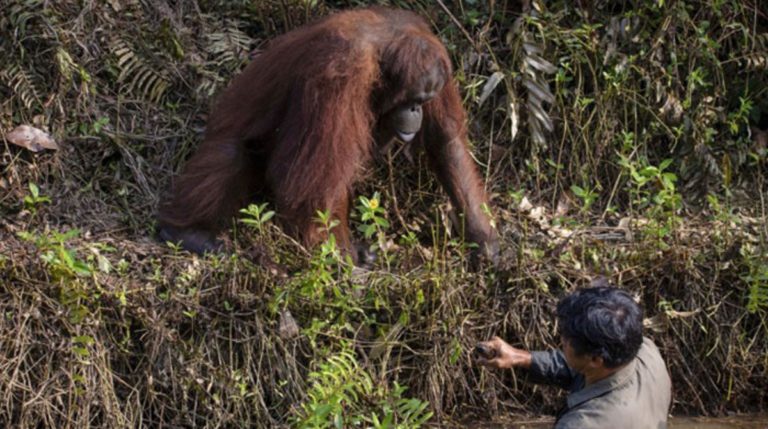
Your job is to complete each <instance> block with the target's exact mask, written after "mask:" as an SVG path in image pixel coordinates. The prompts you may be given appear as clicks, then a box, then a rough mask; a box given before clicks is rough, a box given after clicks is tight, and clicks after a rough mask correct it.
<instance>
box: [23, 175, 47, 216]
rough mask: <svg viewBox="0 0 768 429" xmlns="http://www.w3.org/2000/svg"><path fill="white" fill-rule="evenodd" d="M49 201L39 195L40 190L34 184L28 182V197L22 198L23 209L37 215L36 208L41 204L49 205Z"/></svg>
mask: <svg viewBox="0 0 768 429" xmlns="http://www.w3.org/2000/svg"><path fill="white" fill-rule="evenodd" d="M50 202H51V199H50V198H48V197H46V196H43V195H40V188H38V187H37V185H36V184H34V183H32V182H29V195H27V196H25V197H24V208H25V209H27V210H29V211H30V212H32V214H34V213H37V208H38V207H39V206H40V205H41V204H43V203H50Z"/></svg>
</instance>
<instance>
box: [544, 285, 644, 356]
mask: <svg viewBox="0 0 768 429" xmlns="http://www.w3.org/2000/svg"><path fill="white" fill-rule="evenodd" d="M557 317H558V322H559V324H560V336H561V337H562V339H563V343H564V344H563V349H564V350H563V351H564V352H565V354H566V360H567V361H568V364H569V365H570V366H571V367H572V368H574V369H575V370H577V371H580V368H579V367H580V366H583V365H587V364H589V362H592V363H596V364H598V365H600V364H601V366H603V367H604V368H606V369H614V368H618V367H620V366H622V365H624V364H626V363H628V362H629V361H631V360H632V359H633V358H634V357H635V355H636V354H637V351H638V350H639V349H640V345H641V344H642V342H643V312H642V310H641V309H640V307H639V306H638V305H637V303H635V301H634V300H633V299H632V297H631V296H629V294H628V293H627V292H625V291H623V290H621V289H617V288H614V287H605V286H600V287H591V288H585V289H580V290H577V291H576V292H574V293H573V294H571V295H568V296H567V297H565V298H563V299H562V300H561V301H560V303H559V304H558V305H557Z"/></svg>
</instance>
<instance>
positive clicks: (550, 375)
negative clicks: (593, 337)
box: [528, 350, 579, 389]
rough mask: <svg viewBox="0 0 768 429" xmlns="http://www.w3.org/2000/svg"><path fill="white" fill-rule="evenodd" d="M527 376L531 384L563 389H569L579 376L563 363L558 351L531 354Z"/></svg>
mask: <svg viewBox="0 0 768 429" xmlns="http://www.w3.org/2000/svg"><path fill="white" fill-rule="evenodd" d="M528 374H529V375H528V380H529V381H531V382H533V383H539V384H553V385H555V386H560V387H562V388H563V389H571V387H572V386H573V383H574V381H575V380H576V377H578V376H579V374H578V373H577V372H576V371H574V370H572V369H571V368H570V367H569V366H568V364H567V363H566V362H565V355H564V354H563V352H562V351H560V350H547V351H541V352H532V353H531V366H530V368H529V371H528Z"/></svg>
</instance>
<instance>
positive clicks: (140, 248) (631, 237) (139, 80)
mask: <svg viewBox="0 0 768 429" xmlns="http://www.w3.org/2000/svg"><path fill="white" fill-rule="evenodd" d="M373 3H380V4H389V5H393V6H399V7H405V8H410V9H413V10H416V11H417V12H419V13H420V14H422V15H423V16H425V17H426V18H427V19H428V20H429V21H430V22H431V23H432V24H433V27H434V28H435V31H436V32H438V34H439V35H440V37H441V38H442V39H443V41H444V42H445V43H446V45H447V46H448V47H449V50H450V51H451V55H452V56H453V60H454V64H455V68H456V75H457V78H458V79H459V82H460V85H461V90H462V94H463V95H464V97H465V106H466V107H467V109H468V111H469V116H470V124H469V126H470V130H471V133H470V134H471V137H472V144H473V150H474V153H475V155H476V158H477V162H478V164H479V165H480V166H481V169H482V172H483V176H484V178H485V180H486V185H487V187H488V189H489V191H490V192H491V194H492V195H493V199H492V206H493V207H492V211H493V214H494V216H495V218H496V219H495V222H496V225H497V226H498V229H499V232H500V234H501V235H502V237H503V246H502V247H503V255H502V262H501V263H500V266H499V267H496V268H492V267H483V268H482V269H481V270H479V271H478V272H475V271H472V270H471V269H469V261H468V260H467V258H466V257H465V256H466V254H467V252H466V250H467V249H466V246H465V244H464V243H463V242H462V241H461V240H460V239H459V238H458V237H457V236H456V234H455V232H452V231H455V228H454V229H452V228H451V227H450V226H451V223H452V222H454V221H455V219H453V218H452V216H451V213H450V207H448V206H447V199H446V198H445V196H444V195H442V194H441V193H440V191H439V187H438V186H436V184H435V183H434V180H433V178H432V177H431V176H430V175H429V174H426V170H427V169H426V166H425V165H426V162H425V160H424V159H422V158H421V157H419V156H418V154H414V155H415V156H413V157H412V156H411V154H409V153H407V152H408V151H407V150H403V149H399V148H396V149H395V150H393V152H392V153H390V154H388V155H386V156H384V157H382V158H383V159H381V160H380V161H379V163H378V164H377V166H376V167H375V168H373V169H372V171H371V173H370V177H371V180H370V181H368V183H369V184H368V185H367V186H366V187H364V188H363V189H360V190H359V192H360V194H359V195H360V197H359V199H358V200H357V201H356V202H355V204H354V206H355V208H354V212H355V215H354V217H355V223H356V227H357V228H358V231H359V232H360V238H366V239H367V240H368V241H369V242H371V243H372V244H373V246H374V247H375V248H376V250H377V251H378V254H379V259H378V260H377V262H376V266H375V268H374V269H372V270H369V271H366V270H360V269H356V268H353V267H351V266H350V264H349V263H348V262H347V261H346V260H345V258H343V257H342V256H341V255H340V254H339V252H338V249H337V248H336V246H335V243H334V241H333V240H332V239H331V240H329V241H328V242H327V243H325V244H324V245H323V246H321V247H319V248H318V249H302V248H301V247H300V246H298V245H297V244H296V243H294V242H293V241H291V240H290V239H289V238H287V237H286V236H285V235H284V234H282V233H281V231H280V229H279V228H278V227H277V226H276V225H275V224H274V223H273V215H274V213H273V212H272V210H271V209H270V206H268V205H263V202H258V205H253V206H251V207H249V208H248V209H247V210H245V211H244V212H243V213H241V220H240V222H237V223H235V224H234V228H233V230H232V231H229V232H228V234H227V237H226V239H227V240H228V245H229V247H230V249H233V250H234V252H233V253H232V254H228V255H219V256H207V257H205V258H199V257H195V256H192V255H189V254H187V253H184V252H180V251H178V249H175V248H174V247H173V246H165V245H161V244H159V243H156V242H154V241H153V239H152V230H153V226H154V225H153V224H154V211H155V208H156V205H157V201H158V196H159V195H160V192H162V190H163V189H166V187H167V184H168V182H169V180H170V178H171V176H172V174H173V172H175V171H178V168H179V167H180V166H181V164H182V162H183V159H184V158H185V157H186V156H187V155H188V154H189V153H190V152H191V151H192V149H193V148H194V147H195V145H196V144H197V143H198V141H199V139H200V135H201V130H202V129H203V128H204V126H205V115H206V112H207V111H208V107H209V105H210V103H211V101H212V99H213V96H214V95H215V94H216V93H217V91H219V90H221V89H222V88H223V86H224V85H225V84H226V82H227V81H228V80H229V79H230V78H231V77H232V76H233V75H234V74H235V73H237V71H238V70H239V69H240V68H242V67H243V65H244V64H246V63H247V62H248V57H249V53H250V52H251V51H252V50H254V49H259V48H261V47H263V46H264V45H265V43H266V42H267V41H268V40H269V39H270V38H271V37H273V36H274V35H277V34H281V33H283V32H285V31H288V30H290V29H292V28H295V27H298V26H300V25H302V24H303V23H305V22H307V21H309V20H311V19H314V18H316V17H319V16H323V15H325V14H327V13H330V12H332V11H333V10H336V9H341V8H348V7H357V6H362V5H366V4H373ZM0 10H2V14H0V52H2V53H3V54H2V55H1V56H0V136H2V135H6V134H5V133H6V132H8V131H10V130H12V129H13V128H14V127H16V126H18V125H24V124H27V125H32V126H34V127H37V128H40V129H43V130H46V131H49V132H50V133H51V134H52V135H53V137H54V138H55V139H56V140H57V141H58V143H59V146H60V150H58V151H43V152H39V153H32V152H30V151H27V150H26V149H23V148H21V147H18V146H15V145H13V144H11V143H10V142H9V140H8V139H7V138H5V139H3V140H2V145H0V399H1V400H0V425H3V426H5V425H8V426H13V427H36V426H47V427H90V426H98V427H102V426H107V425H111V426H116V427H127V426H130V427H139V426H147V427H162V426H173V427H176V426H182V427H188V426H198V427H218V426H226V427H232V426H236V427H260V426H264V425H267V424H271V425H294V426H299V427H323V426H325V425H328V426H333V425H336V426H353V425H360V426H365V427H369V426H370V427H397V426H398V425H399V426H400V427H416V426H418V425H420V424H422V423H423V422H424V421H425V420H426V419H430V418H433V419H443V420H448V419H458V418H460V417H462V416H464V417H466V416H468V415H471V413H477V415H481V416H484V417H490V416H502V415H505V414H509V413H516V414H532V413H547V412H553V411H554V410H555V409H556V407H557V406H558V397H557V395H556V391H555V390H551V389H542V388H534V387H532V386H529V385H526V384H525V383H523V382H522V381H519V380H517V379H516V378H515V376H514V374H512V373H501V372H491V371H486V370H481V369H479V368H477V367H476V366H475V365H473V363H472V360H471V357H470V353H469V352H470V351H471V349H472V347H473V345H474V344H475V342H476V341H478V340H483V339H486V338H488V337H490V336H491V335H499V336H502V337H504V338H506V339H508V340H509V341H510V342H512V343H514V344H516V345H519V346H523V347H530V348H540V347H550V346H556V345H557V338H556V336H555V327H554V319H553V317H552V315H553V309H554V304H555V303H556V302H557V299H558V298H559V297H561V296H562V295H563V294H565V293H567V292H568V291H570V290H572V289H574V288H576V287H580V286H583V285H586V284H588V283H589V281H590V280H591V279H593V278H595V277H596V276H606V277H608V278H609V279H610V280H611V281H613V282H614V283H616V284H618V285H620V286H621V287H624V288H626V289H628V290H630V291H631V292H632V293H633V294H635V295H636V296H637V298H638V299H639V300H640V302H641V304H642V305H643V307H644V308H645V311H646V317H647V320H646V324H647V326H648V328H649V335H650V336H652V337H653V338H654V340H655V341H656V342H657V343H658V344H659V345H660V348H661V350H662V353H663V355H664V356H665V358H666V359H667V362H668V365H669V368H670V371H671V373H672V377H673V382H674V389H675V392H674V394H675V399H674V400H675V403H674V408H673V411H674V412H676V413H689V412H695V413H705V414H720V413H725V412H730V411H765V410H766V408H768V394H767V392H766V390H765V386H766V385H768V361H766V359H765V356H766V354H767V353H768V262H766V261H768V246H766V239H768V229H767V228H768V227H767V226H766V211H767V210H768V209H767V208H766V196H767V195H768V188H767V187H766V163H767V162H768V160H767V157H768V134H766V132H768V97H766V92H767V91H768V74H767V73H766V68H768V7H766V5H765V3H764V2H760V1H758V0H746V1H744V0H656V1H639V0H637V1H612V0H592V1H590V0H586V1H580V2H572V1H565V0H563V1H550V2H543V1H540V0H530V1H519V2H516V1H500V0H496V1H487V2H486V1H475V0H463V1H461V0H460V1H453V2H447V1H440V0H438V1H427V0H416V1H399V0H392V1H389V2H385V1H382V2H365V1H359V0H358V1H352V0H348V1H342V0H339V1H330V0H328V1H322V0H312V1H310V0H287V1H279V2H278V1H274V2H272V1H258V0H256V1H244V0H236V1H217V0H198V1H140V0H124V1H121V0H107V1H90V0H85V1H83V0H80V1H74V0H63V1H57V2H49V1H43V0H0ZM318 222H319V226H320V227H325V228H332V226H333V220H331V219H328V218H327V217H323V216H322V214H321V215H320V216H319V220H318Z"/></svg>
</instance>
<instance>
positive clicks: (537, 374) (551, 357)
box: [477, 337, 578, 389]
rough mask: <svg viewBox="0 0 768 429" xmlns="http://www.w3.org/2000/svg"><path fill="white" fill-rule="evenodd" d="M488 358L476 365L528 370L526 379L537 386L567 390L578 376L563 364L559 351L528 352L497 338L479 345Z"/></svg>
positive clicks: (563, 358)
mask: <svg viewBox="0 0 768 429" xmlns="http://www.w3.org/2000/svg"><path fill="white" fill-rule="evenodd" d="M481 345H483V346H485V348H487V349H488V350H490V356H479V357H478V358H477V363H479V364H480V365H485V366H489V367H492V368H523V369H527V370H528V374H529V377H528V379H529V380H530V381H532V382H534V383H539V384H554V385H556V386H560V387H562V388H564V389H569V388H570V387H571V386H572V385H573V383H574V381H575V379H576V377H577V376H578V374H577V373H576V372H575V371H573V370H572V369H570V368H569V367H568V365H567V364H566V363H565V356H564V355H563V353H562V352H561V351H560V350H550V351H543V352H529V351H526V350H521V349H518V348H515V347H512V346H511V345H509V344H507V343H506V342H505V341H504V340H502V339H501V338H499V337H493V338H492V339H491V340H490V341H486V342H484V343H481Z"/></svg>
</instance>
